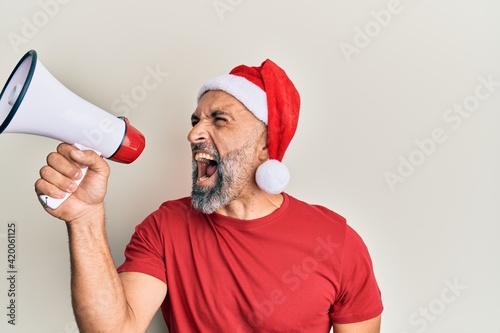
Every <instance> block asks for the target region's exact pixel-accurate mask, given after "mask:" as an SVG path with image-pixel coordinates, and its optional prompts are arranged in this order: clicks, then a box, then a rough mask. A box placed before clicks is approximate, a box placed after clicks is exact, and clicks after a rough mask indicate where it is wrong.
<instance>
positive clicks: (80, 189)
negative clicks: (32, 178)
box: [35, 143, 109, 222]
mask: <svg viewBox="0 0 500 333" xmlns="http://www.w3.org/2000/svg"><path fill="white" fill-rule="evenodd" d="M86 166H88V167H89V169H88V171H87V174H86V175H85V177H84V179H83V180H82V182H81V183H80V185H79V186H77V185H76V183H75V181H76V180H78V179H80V178H81V177H82V171H81V170H80V169H81V168H84V167H86ZM40 177H41V178H40V179H38V180H37V181H36V183H35V192H36V193H37V196H39V195H40V194H42V193H43V194H46V195H48V196H50V197H53V198H63V197H64V195H65V194H66V193H67V192H69V193H72V195H71V196H70V197H69V198H68V199H67V200H66V201H65V202H64V203H63V204H62V205H61V206H59V207H58V208H57V209H51V208H48V207H45V209H46V210H47V212H48V213H49V214H51V215H53V216H55V217H57V218H59V219H61V220H64V221H66V222H71V221H74V220H76V219H78V218H81V217H83V216H84V215H86V214H88V213H90V212H94V211H96V210H101V209H103V201H104V196H105V195H106V189H107V183H108V177H109V165H108V164H107V163H106V161H105V160H104V159H103V158H101V157H100V156H99V155H97V154H96V153H95V152H94V151H91V150H85V151H83V150H79V149H78V148H75V147H73V146H72V145H69V144H65V143H62V144H60V145H59V146H58V147H57V152H53V153H50V154H49V155H48V156H47V165H45V166H43V167H42V168H41V169H40ZM42 204H43V203H42Z"/></svg>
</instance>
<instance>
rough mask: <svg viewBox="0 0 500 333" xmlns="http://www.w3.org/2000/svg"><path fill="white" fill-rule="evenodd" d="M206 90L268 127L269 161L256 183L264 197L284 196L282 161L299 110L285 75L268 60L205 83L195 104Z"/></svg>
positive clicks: (285, 177) (285, 172)
mask: <svg viewBox="0 0 500 333" xmlns="http://www.w3.org/2000/svg"><path fill="white" fill-rule="evenodd" d="M209 90H222V91H225V92H227V93H228V94H230V95H232V96H233V97H235V98H236V99H238V100H239V101H240V102H241V103H242V104H243V105H245V107H246V108H247V109H248V110H249V111H250V112H252V113H253V114H254V115H255V117H257V118H258V119H260V120H261V121H263V122H264V123H265V124H266V125H267V146H268V150H269V160H267V161H266V162H264V163H262V164H261V165H260V166H259V168H258V169H257V172H256V174H255V179H256V182H257V185H258V186H259V187H260V188H261V189H262V190H264V191H265V192H267V193H272V194H277V193H281V192H283V191H284V190H285V188H286V186H287V185H288V182H289V181H290V173H289V171H288V168H287V167H286V165H285V164H284V163H282V159H283V156H284V155H285V151H286V149H287V148H288V145H289V144H290V141H291V140H292V138H293V135H294V134H295V130H296V129H297V122H298V119H299V110H300V96H299V93H298V91H297V89H296V88H295V86H294V84H293V83H292V81H291V80H290V79H289V78H288V76H287V75H286V73H285V71H283V69H281V68H280V67H279V66H278V65H276V64H275V63H274V62H272V61H271V60H269V59H267V60H265V61H264V62H263V63H262V64H261V65H260V66H259V67H249V66H246V65H240V66H237V67H235V68H233V70H231V72H229V74H223V75H219V76H217V77H215V78H214V79H212V80H210V81H208V82H207V83H205V84H204V85H203V86H202V87H201V89H200V91H199V92H198V101H199V100H200V98H201V96H202V95H203V94H204V93H205V92H207V91H209Z"/></svg>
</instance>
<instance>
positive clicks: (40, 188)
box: [35, 178, 66, 199]
mask: <svg viewBox="0 0 500 333" xmlns="http://www.w3.org/2000/svg"><path fill="white" fill-rule="evenodd" d="M35 193H36V195H37V197H39V196H40V195H42V194H45V195H48V196H49V197H51V198H56V199H62V198H64V196H65V195H66V192H64V191H63V190H61V189H59V188H58V187H57V186H55V185H54V184H51V183H49V182H48V181H46V180H45V179H42V178H40V179H38V180H37V181H36V182H35Z"/></svg>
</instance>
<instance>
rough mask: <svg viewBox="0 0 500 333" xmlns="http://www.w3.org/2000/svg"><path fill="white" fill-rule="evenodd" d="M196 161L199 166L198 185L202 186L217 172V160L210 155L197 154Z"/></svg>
mask: <svg viewBox="0 0 500 333" xmlns="http://www.w3.org/2000/svg"><path fill="white" fill-rule="evenodd" d="M194 159H195V161H196V163H197V165H198V181H197V183H198V184H199V185H201V183H204V182H205V181H207V180H208V179H210V178H212V176H213V175H214V174H215V173H216V172H217V168H218V164H217V162H216V161H215V158H214V157H213V156H212V155H210V154H208V153H202V152H199V153H196V154H195V155H194Z"/></svg>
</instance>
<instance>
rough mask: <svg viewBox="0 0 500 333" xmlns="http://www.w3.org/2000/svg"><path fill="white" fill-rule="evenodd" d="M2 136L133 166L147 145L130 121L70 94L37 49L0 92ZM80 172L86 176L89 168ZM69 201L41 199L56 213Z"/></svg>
mask: <svg viewBox="0 0 500 333" xmlns="http://www.w3.org/2000/svg"><path fill="white" fill-rule="evenodd" d="M1 133H25V134H33V135H40V136H44V137H49V138H52V139H56V140H59V141H62V142H66V143H70V144H73V145H75V146H77V147H78V148H80V149H92V150H94V151H96V152H97V153H99V154H100V155H101V156H103V157H105V158H108V159H110V160H112V161H116V162H120V163H132V162H133V161H135V159H136V158H137V157H139V155H140V154H141V153H142V151H143V150H144V146H145V138H144V136H143V135H142V133H141V132H139V131H138V130H137V129H136V128H134V127H133V126H132V125H130V123H129V121H128V119H126V118H125V117H116V116H114V115H112V114H110V113H108V112H106V111H104V110H102V109H100V108H98V107H97V106H95V105H93V104H91V103H90V102H88V101H86V100H84V99H83V98H81V97H79V96H77V95H76V94H74V93H73V92H71V91H70V90H69V89H68V88H66V87H65V86H64V85H63V84H62V83H60V82H59V81H58V80H57V79H56V78H55V77H54V76H53V75H52V74H50V72H49V71H48V70H47V69H46V68H45V67H44V66H43V65H42V63H41V62H40V61H39V60H38V56H37V53H36V51H34V50H31V51H28V52H27V53H26V54H25V55H24V56H23V57H22V58H21V60H20V61H19V62H18V64H17V66H16V67H15V68H14V70H13V72H12V74H11V75H10V77H9V79H8V80H7V82H6V83H5V86H4V88H3V89H2V92H1V93H0V134H1ZM82 171H83V173H84V176H85V172H86V171H87V168H85V169H82ZM82 179H83V177H82V178H81V179H80V180H79V181H78V182H77V183H78V184H79V183H80V182H81V180H82ZM69 196H70V194H69V193H68V194H67V195H66V197H65V198H63V199H55V198H51V197H49V196H46V195H41V196H40V199H41V200H42V202H43V203H44V204H45V205H47V206H48V207H50V208H53V209H55V208H57V207H58V206H59V205H60V204H61V203H63V202H64V201H65V200H66V199H67V198H68V197H69Z"/></svg>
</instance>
